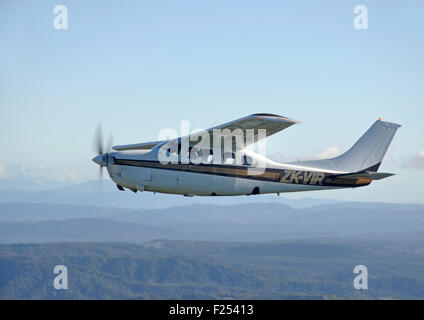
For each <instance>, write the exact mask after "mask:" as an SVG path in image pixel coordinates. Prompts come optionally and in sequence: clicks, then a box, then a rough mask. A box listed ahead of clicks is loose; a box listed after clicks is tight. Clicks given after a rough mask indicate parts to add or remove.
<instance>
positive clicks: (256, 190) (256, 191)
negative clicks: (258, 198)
mask: <svg viewBox="0 0 424 320" xmlns="http://www.w3.org/2000/svg"><path fill="white" fill-rule="evenodd" d="M251 194H260V191H259V187H254V188H253V190H252V193H251Z"/></svg>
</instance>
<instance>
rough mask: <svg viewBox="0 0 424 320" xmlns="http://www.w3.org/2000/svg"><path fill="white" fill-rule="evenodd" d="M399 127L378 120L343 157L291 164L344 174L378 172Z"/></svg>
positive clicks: (395, 124)
mask: <svg viewBox="0 0 424 320" xmlns="http://www.w3.org/2000/svg"><path fill="white" fill-rule="evenodd" d="M399 127H400V125H399V124H397V123H392V122H387V121H381V120H377V121H376V122H374V124H373V125H372V126H371V127H370V128H369V129H368V130H367V131H366V132H365V133H364V134H363V135H362V137H361V138H360V139H359V140H358V141H357V142H356V143H355V144H354V145H353V146H352V147H351V148H350V149H349V150H348V151H346V152H345V153H343V154H342V155H340V156H338V157H335V158H331V159H324V160H313V161H299V162H292V163H291V164H294V165H300V166H307V167H315V168H320V169H328V170H335V171H343V172H357V171H373V172H376V171H377V170H378V168H379V167H380V164H381V161H382V160H383V158H384V156H385V154H386V152H387V149H388V148H389V146H390V143H391V142H392V140H393V137H394V135H395V133H396V131H397V129H398V128H399Z"/></svg>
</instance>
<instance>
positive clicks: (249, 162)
mask: <svg viewBox="0 0 424 320" xmlns="http://www.w3.org/2000/svg"><path fill="white" fill-rule="evenodd" d="M252 164H253V159H252V157H249V156H246V155H244V156H243V165H245V166H251V165H252Z"/></svg>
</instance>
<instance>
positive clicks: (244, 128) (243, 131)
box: [190, 113, 297, 150]
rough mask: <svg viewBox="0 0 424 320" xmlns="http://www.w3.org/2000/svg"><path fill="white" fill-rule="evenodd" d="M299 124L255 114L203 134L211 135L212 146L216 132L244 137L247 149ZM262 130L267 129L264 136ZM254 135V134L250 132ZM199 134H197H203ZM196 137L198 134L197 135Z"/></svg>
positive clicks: (291, 120)
mask: <svg viewBox="0 0 424 320" xmlns="http://www.w3.org/2000/svg"><path fill="white" fill-rule="evenodd" d="M295 123H297V121H296V120H293V119H290V118H287V117H283V116H279V115H275V114H270V113H255V114H252V115H249V116H246V117H244V118H240V119H237V120H234V121H231V122H227V123H224V124H221V125H218V126H215V127H212V128H209V129H207V130H205V131H204V132H203V133H205V132H207V133H208V134H209V139H210V145H211V146H213V144H212V143H213V139H214V130H221V132H222V133H223V136H226V135H232V136H234V137H236V136H241V135H242V136H243V141H244V147H247V146H249V145H251V144H254V143H256V142H257V141H259V140H261V139H265V138H267V137H269V136H271V135H273V134H274V133H277V132H279V131H281V130H284V129H286V128H288V127H290V126H291V125H293V124H295ZM226 129H227V130H226ZM260 129H265V130H264V131H263V133H264V134H261V133H260V132H259V130H260ZM249 130H250V132H252V133H253V137H252V134H251V133H250V132H249ZM201 133H202V132H200V133H197V134H201ZM195 135H196V134H195ZM249 137H252V138H253V139H249ZM195 144H197V142H192V141H190V145H191V146H193V145H195ZM232 146H233V150H235V148H236V139H235V138H232Z"/></svg>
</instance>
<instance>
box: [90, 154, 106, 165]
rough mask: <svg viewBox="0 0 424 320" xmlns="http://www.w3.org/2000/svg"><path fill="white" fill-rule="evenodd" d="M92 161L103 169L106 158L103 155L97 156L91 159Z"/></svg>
mask: <svg viewBox="0 0 424 320" xmlns="http://www.w3.org/2000/svg"><path fill="white" fill-rule="evenodd" d="M93 161H94V162H95V163H97V164H98V165H99V166H101V167H104V166H106V162H107V158H106V155H104V154H99V155H98V156H97V157H94V158H93Z"/></svg>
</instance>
